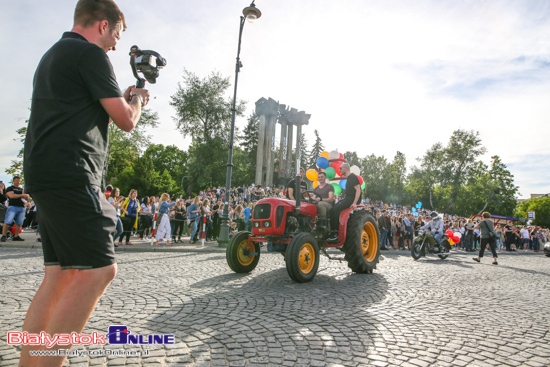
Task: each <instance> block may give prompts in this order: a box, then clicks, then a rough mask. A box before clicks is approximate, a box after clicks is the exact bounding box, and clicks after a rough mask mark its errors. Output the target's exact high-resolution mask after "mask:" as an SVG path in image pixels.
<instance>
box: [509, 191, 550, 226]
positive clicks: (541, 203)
mask: <svg viewBox="0 0 550 367" xmlns="http://www.w3.org/2000/svg"><path fill="white" fill-rule="evenodd" d="M530 211H534V212H535V220H534V221H533V225H535V226H540V227H542V228H549V227H550V197H543V198H537V199H531V200H528V201H524V202H522V203H521V204H519V206H518V208H517V209H516V211H515V212H514V216H515V217H516V218H523V219H527V212H530Z"/></svg>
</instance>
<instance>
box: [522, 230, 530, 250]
mask: <svg viewBox="0 0 550 367" xmlns="http://www.w3.org/2000/svg"><path fill="white" fill-rule="evenodd" d="M519 236H520V237H521V243H523V251H525V252H527V246H529V240H530V239H531V236H530V235H529V230H528V229H527V226H523V228H522V229H521V231H519Z"/></svg>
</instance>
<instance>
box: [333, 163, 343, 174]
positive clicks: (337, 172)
mask: <svg viewBox="0 0 550 367" xmlns="http://www.w3.org/2000/svg"><path fill="white" fill-rule="evenodd" d="M341 165H342V162H341V161H336V162H331V163H330V166H331V167H332V168H334V170H335V171H336V174H337V175H338V176H342V174H341V173H340V166H341Z"/></svg>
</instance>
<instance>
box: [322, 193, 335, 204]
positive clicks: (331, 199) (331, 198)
mask: <svg viewBox="0 0 550 367" xmlns="http://www.w3.org/2000/svg"><path fill="white" fill-rule="evenodd" d="M323 201H326V202H327V203H330V204H332V203H334V191H329V192H328V198H325V199H323Z"/></svg>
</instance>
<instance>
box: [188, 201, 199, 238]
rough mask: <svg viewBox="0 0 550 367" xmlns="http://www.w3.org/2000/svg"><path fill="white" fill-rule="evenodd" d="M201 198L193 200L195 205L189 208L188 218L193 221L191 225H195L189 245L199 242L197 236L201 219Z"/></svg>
mask: <svg viewBox="0 0 550 367" xmlns="http://www.w3.org/2000/svg"><path fill="white" fill-rule="evenodd" d="M199 201H200V199H199V197H198V196H197V197H196V198H194V199H193V203H192V204H191V205H189V208H187V218H189V220H190V221H191V224H192V225H193V231H192V232H191V238H190V239H189V243H195V242H197V240H196V239H195V235H196V234H197V227H198V224H199V218H200V212H201V209H200V208H199Z"/></svg>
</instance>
